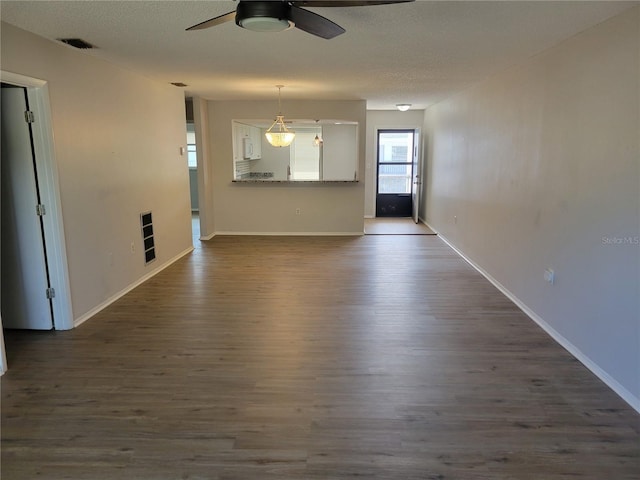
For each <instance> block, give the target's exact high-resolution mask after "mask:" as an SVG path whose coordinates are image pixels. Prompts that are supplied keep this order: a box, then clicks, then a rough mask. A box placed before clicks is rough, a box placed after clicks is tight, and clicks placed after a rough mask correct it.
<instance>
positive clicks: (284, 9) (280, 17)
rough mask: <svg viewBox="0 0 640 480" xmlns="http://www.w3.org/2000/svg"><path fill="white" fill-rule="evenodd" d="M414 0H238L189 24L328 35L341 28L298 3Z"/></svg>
mask: <svg viewBox="0 0 640 480" xmlns="http://www.w3.org/2000/svg"><path fill="white" fill-rule="evenodd" d="M413 1H414V0H359V1H358V0H238V6H237V8H236V9H235V11H233V12H229V13H225V14H224V15H220V16H219V17H214V18H211V19H209V20H205V21H204V22H201V23H198V24H196V25H193V26H192V27H189V28H187V30H202V29H204V28H209V27H214V26H216V25H220V24H222V23H226V22H230V21H232V20H235V22H236V25H239V26H240V27H242V28H246V29H248V30H253V31H256V32H279V31H282V30H286V29H288V28H292V27H296V28H299V29H300V30H303V31H305V32H307V33H310V34H311V35H315V36H317V37H321V38H326V39H330V38H333V37H337V36H338V35H340V34H342V33H344V32H345V30H344V28H342V27H341V26H340V25H337V24H336V23H333V22H332V21H331V20H329V19H328V18H325V17H323V16H320V15H318V14H316V13H313V12H310V11H309V10H305V9H304V8H301V7H366V6H370V5H385V4H390V3H407V2H413Z"/></svg>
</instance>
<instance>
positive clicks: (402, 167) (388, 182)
mask: <svg viewBox="0 0 640 480" xmlns="http://www.w3.org/2000/svg"><path fill="white" fill-rule="evenodd" d="M416 137H417V135H416V131H415V130H413V129H402V130H400V129H398V130H395V129H394V130H392V129H388V130H387V129H385V130H378V132H377V147H378V148H377V171H376V217H414V218H417V208H418V205H417V200H416V194H417V186H418V185H417V175H418V172H417V169H418V168H417V162H418V154H417V153H418V149H417V146H416V143H417V142H416ZM414 178H416V181H415V182H414Z"/></svg>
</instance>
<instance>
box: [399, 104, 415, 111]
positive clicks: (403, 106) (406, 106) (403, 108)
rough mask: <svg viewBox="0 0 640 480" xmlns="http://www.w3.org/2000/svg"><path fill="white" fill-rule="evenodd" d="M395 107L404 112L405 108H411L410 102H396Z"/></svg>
mask: <svg viewBox="0 0 640 480" xmlns="http://www.w3.org/2000/svg"><path fill="white" fill-rule="evenodd" d="M396 108H397V109H398V110H400V111H401V112H406V111H407V110H409V109H410V108H411V104H410V103H398V104H397V105H396Z"/></svg>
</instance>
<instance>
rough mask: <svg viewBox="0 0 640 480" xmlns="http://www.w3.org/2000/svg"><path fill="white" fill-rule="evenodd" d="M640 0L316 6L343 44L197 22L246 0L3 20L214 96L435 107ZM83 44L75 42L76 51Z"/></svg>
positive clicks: (56, 11)
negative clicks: (200, 25)
mask: <svg viewBox="0 0 640 480" xmlns="http://www.w3.org/2000/svg"><path fill="white" fill-rule="evenodd" d="M638 3H640V2H613V1H602V2H599V1H586V2H578V1H564V2H552V1H534V2H523V1H512V2H508V1H498V2H484V1H471V2H462V1H427V0H418V1H416V2H415V3H407V4H398V5H385V6H375V7H346V8H345V7H342V8H313V9H311V8H310V9H309V10H312V11H314V12H315V13H318V14H320V15H323V16H326V17H328V18H330V19H331V20H333V21H334V22H336V23H338V24H339V25H341V26H342V27H344V28H345V29H346V30H347V32H346V33H345V34H343V35H341V36H339V37H336V38H334V39H332V40H324V39H321V38H317V37H313V36H311V35H309V34H307V33H305V32H302V31H300V30H297V29H292V30H288V31H284V32H280V33H270V34H269V33H255V32H251V31H248V30H243V29H241V28H239V27H237V26H236V25H235V24H233V23H227V24H224V25H219V26H217V27H213V28H210V29H207V30H200V31H191V32H186V31H185V28H187V27H189V26H191V25H193V24H196V23H199V22H201V21H203V20H206V19H208V18H211V17H214V16H217V15H221V14H224V13H227V12H229V11H231V10H234V9H235V7H236V2H235V1H229V0H218V1H195V0H192V1H178V2H176V1H151V2H149V1H96V0H93V1H47V2H40V1H18V2H14V1H5V0H2V1H1V2H0V18H2V21H4V22H8V23H11V24H13V25H15V26H17V27H20V28H23V29H25V30H28V31H31V32H33V33H36V34H38V35H40V36H43V37H46V38H49V39H52V40H55V39H57V38H61V37H80V38H82V39H84V40H86V41H88V42H90V43H92V44H94V45H96V46H97V49H95V50H91V51H87V52H86V53H85V54H87V55H92V56H95V57H98V58H102V59H104V60H107V61H109V62H111V63H115V64H118V65H121V66H123V67H125V68H127V69H130V70H134V71H137V72H139V73H142V74H144V75H146V76H148V77H152V78H155V79H157V80H160V81H162V82H167V83H169V82H184V83H186V84H187V85H188V87H186V88H185V91H186V92H187V94H188V95H200V96H203V97H205V98H208V99H216V100H231V99H234V100H235V99H273V98H274V97H275V96H276V95H277V90H276V89H275V87H274V85H276V84H282V85H285V88H284V89H283V91H282V95H283V100H286V99H287V98H291V99H293V98H296V99H334V100H361V99H364V100H366V101H367V108H369V109H390V108H394V106H395V104H396V103H411V104H413V108H425V107H426V106H428V105H430V104H432V103H434V102H437V101H439V100H441V99H443V98H445V97H447V96H450V95H452V94H455V93H456V92H458V91H460V90H462V89H465V88H467V87H469V86H470V85H472V84H473V83H475V82H478V81H480V80H482V79H483V78H485V77H487V76H488V75H491V74H494V73H496V72H498V71H500V70H504V69H506V68H508V67H510V66H513V65H517V64H518V63H520V62H522V61H524V59H526V58H528V57H530V56H532V55H535V54H537V53H539V52H541V51H543V50H545V49H547V48H549V47H551V46H553V45H556V44H558V43H560V42H561V41H563V40H565V39H567V38H569V37H571V36H573V35H575V34H576V33H578V32H580V31H583V30H585V29H587V28H589V27H591V26H593V25H595V24H597V23H600V22H602V21H604V20H606V19H607V18H609V17H612V16H614V15H616V14H618V13H620V12H622V11H624V10H625V9H628V8H631V7H633V6H634V5H637V4H638ZM66 48H72V47H66Z"/></svg>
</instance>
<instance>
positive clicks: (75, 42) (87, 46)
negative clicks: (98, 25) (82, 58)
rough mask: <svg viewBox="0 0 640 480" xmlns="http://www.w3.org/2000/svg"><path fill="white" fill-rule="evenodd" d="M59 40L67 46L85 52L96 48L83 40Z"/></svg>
mask: <svg viewBox="0 0 640 480" xmlns="http://www.w3.org/2000/svg"><path fill="white" fill-rule="evenodd" d="M58 40H60V41H61V42H62V43H66V44H67V45H71V46H72V47H75V48H80V49H83V50H86V49H90V48H95V47H94V46H93V45H91V44H90V43H89V42H85V41H84V40H82V39H81V38H59V39H58Z"/></svg>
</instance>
